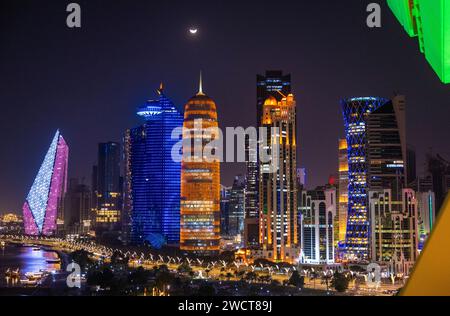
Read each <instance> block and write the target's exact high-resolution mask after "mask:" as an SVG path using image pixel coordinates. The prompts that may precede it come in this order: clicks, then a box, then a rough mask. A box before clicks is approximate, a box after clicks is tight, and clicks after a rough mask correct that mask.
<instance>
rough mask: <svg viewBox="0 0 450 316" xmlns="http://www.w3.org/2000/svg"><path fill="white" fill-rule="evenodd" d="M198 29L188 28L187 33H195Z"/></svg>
mask: <svg viewBox="0 0 450 316" xmlns="http://www.w3.org/2000/svg"><path fill="white" fill-rule="evenodd" d="M197 32H198V29H189V33H191V34H192V35H194V34H197Z"/></svg>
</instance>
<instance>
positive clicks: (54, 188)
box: [23, 130, 69, 236]
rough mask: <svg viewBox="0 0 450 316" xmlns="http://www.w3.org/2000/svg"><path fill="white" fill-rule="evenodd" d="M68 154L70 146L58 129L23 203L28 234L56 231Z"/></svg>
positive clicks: (43, 233)
mask: <svg viewBox="0 0 450 316" xmlns="http://www.w3.org/2000/svg"><path fill="white" fill-rule="evenodd" d="M68 157H69V147H68V146H67V144H66V142H65V140H64V138H63V137H62V135H61V134H60V132H59V130H58V131H56V134H55V136H54V137H53V141H52V143H51V145H50V148H49V149H48V151H47V154H46V155H45V158H44V161H43V163H42V165H41V167H40V168H39V172H38V174H37V176H36V178H35V179H34V182H33V185H32V186H31V189H30V192H29V193H28V196H27V198H26V200H25V203H24V205H23V218H24V226H25V234H27V235H34V236H39V235H43V236H52V235H55V233H56V227H57V226H56V222H57V217H58V209H59V207H60V206H61V205H62V201H63V198H64V194H65V193H66V189H67V162H68Z"/></svg>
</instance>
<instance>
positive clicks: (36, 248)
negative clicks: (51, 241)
mask: <svg viewBox="0 0 450 316" xmlns="http://www.w3.org/2000/svg"><path fill="white" fill-rule="evenodd" d="M40 250H41V248H39V247H33V251H40Z"/></svg>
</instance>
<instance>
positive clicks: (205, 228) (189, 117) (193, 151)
mask: <svg viewBox="0 0 450 316" xmlns="http://www.w3.org/2000/svg"><path fill="white" fill-rule="evenodd" d="M218 132H219V130H218V122H217V111H216V104H215V103H214V101H213V100H212V99H211V98H209V97H208V96H207V95H205V94H204V93H203V91H202V81H201V78H200V88H199V91H198V93H197V94H196V95H195V96H193V97H192V98H191V99H190V100H189V101H188V102H187V104H186V106H185V110H184V123H183V158H182V163H181V204H180V249H181V250H184V251H188V252H191V253H195V254H197V255H214V254H217V253H218V252H219V242H220V160H219V159H218V158H214V157H209V158H208V157H206V156H205V154H206V151H207V150H208V148H207V146H208V144H210V143H211V141H213V140H215V139H217V138H218V135H219V134H218ZM214 151H215V150H214V149H212V150H211V152H212V153H213V154H214Z"/></svg>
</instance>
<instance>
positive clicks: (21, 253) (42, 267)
mask: <svg viewBox="0 0 450 316" xmlns="http://www.w3.org/2000/svg"><path fill="white" fill-rule="evenodd" d="M58 258H59V257H58V254H57V253H56V252H54V251H46V250H44V249H41V248H36V247H27V246H19V245H12V244H8V245H6V246H5V247H4V249H2V250H1V251H0V286H17V285H19V278H23V277H24V275H25V273H27V272H40V271H58V270H60V269H61V264H60V263H49V262H47V260H50V261H52V260H57V259H58ZM17 268H19V271H20V276H18V277H17V276H12V275H10V276H7V275H6V274H7V270H8V269H10V271H12V270H16V269H17Z"/></svg>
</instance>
